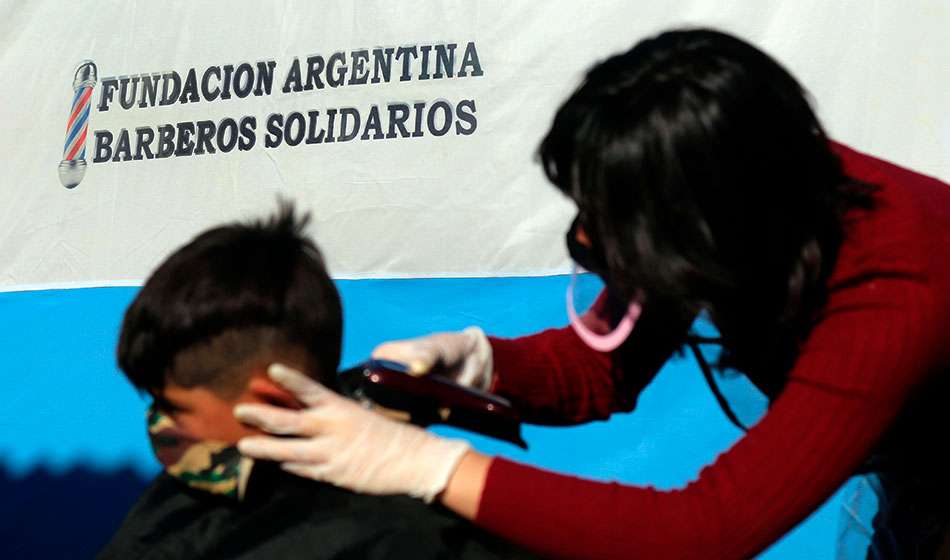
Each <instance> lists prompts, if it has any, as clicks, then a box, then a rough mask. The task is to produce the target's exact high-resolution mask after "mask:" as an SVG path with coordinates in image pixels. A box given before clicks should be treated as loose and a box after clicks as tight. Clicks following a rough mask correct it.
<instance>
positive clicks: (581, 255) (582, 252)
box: [567, 216, 607, 283]
mask: <svg viewBox="0 0 950 560" xmlns="http://www.w3.org/2000/svg"><path fill="white" fill-rule="evenodd" d="M579 227H580V216H578V217H576V218H574V221H573V222H572V223H571V228H570V229H569V230H567V254H568V255H570V256H571V258H572V259H574V262H576V263H577V264H579V265H580V266H582V267H584V268H585V269H586V270H588V271H590V272H593V273H594V274H596V275H597V276H600V278H601V279H602V280H603V281H604V283H607V262H606V261H605V260H604V258H603V257H602V256H600V255H598V254H597V253H595V252H594V251H593V250H592V249H591V248H590V247H587V246H585V245H583V244H582V243H581V242H580V241H578V240H577V228H579Z"/></svg>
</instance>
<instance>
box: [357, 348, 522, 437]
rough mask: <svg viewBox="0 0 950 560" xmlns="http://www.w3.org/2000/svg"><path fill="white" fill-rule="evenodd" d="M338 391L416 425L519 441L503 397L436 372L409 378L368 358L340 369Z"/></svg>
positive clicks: (515, 417)
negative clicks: (461, 383)
mask: <svg viewBox="0 0 950 560" xmlns="http://www.w3.org/2000/svg"><path fill="white" fill-rule="evenodd" d="M339 376H340V389H341V390H342V392H343V394H344V395H346V396H348V397H351V398H353V399H356V400H358V401H360V402H362V403H363V404H365V405H367V406H370V407H372V408H374V409H377V410H380V412H383V413H384V414H387V415H390V416H393V417H395V418H398V419H400V420H404V421H406V422H411V423H413V424H416V425H417V426H429V425H431V424H446V425H449V426H455V427H457V428H462V429H464V430H468V431H470V432H475V433H479V434H483V435H486V436H490V437H493V438H496V439H500V440H504V441H507V442H510V443H513V444H515V445H517V446H519V447H522V448H525V449H527V447H528V444H526V443H525V441H524V440H523V439H521V419H520V416H519V414H518V411H517V410H515V409H514V407H513V406H511V403H510V402H508V401H507V400H505V399H503V398H501V397H498V396H496V395H492V394H491V393H486V392H484V391H478V390H476V389H470V388H468V387H463V386H462V385H459V384H457V383H455V382H453V381H450V380H449V379H446V378H444V377H440V376H438V375H424V376H414V375H410V374H409V373H406V369H405V366H403V365H402V364H399V363H395V362H388V361H382V360H369V361H366V362H364V363H362V364H360V365H358V366H356V367H353V368H350V369H347V370H344V371H341V372H340V374H339Z"/></svg>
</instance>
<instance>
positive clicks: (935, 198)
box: [831, 144, 950, 304]
mask: <svg viewBox="0 0 950 560" xmlns="http://www.w3.org/2000/svg"><path fill="white" fill-rule="evenodd" d="M833 149H834V151H835V152H836V153H837V154H838V156H839V157H840V158H841V161H842V164H843V166H844V171H845V174H846V175H848V177H850V178H852V179H854V180H857V181H860V182H862V183H865V184H868V185H871V186H872V189H873V194H872V197H873V203H872V205H871V207H870V208H869V209H861V208H858V209H853V210H852V211H851V212H849V214H848V215H846V216H845V220H844V226H845V227H844V240H843V242H842V245H841V249H840V252H839V255H838V261H837V263H836V265H835V270H834V272H833V274H832V279H831V284H832V287H833V284H835V283H836V282H845V283H852V282H853V281H855V279H856V278H861V277H866V276H873V275H888V276H902V275H903V276H908V277H915V278H918V279H922V280H924V281H925V282H926V283H927V284H928V285H932V286H933V287H935V288H938V289H940V290H941V291H950V290H948V288H950V185H948V184H946V183H944V182H941V181H939V180H938V179H935V178H933V177H929V176H927V175H924V174H921V173H918V172H916V171H913V170H910V169H907V168H904V167H901V166H899V165H897V164H894V163H891V162H888V161H885V160H883V159H880V158H877V157H875V156H871V155H868V154H864V153H861V152H858V151H856V150H854V149H852V148H849V147H847V146H844V145H842V144H833ZM948 304H950V301H948Z"/></svg>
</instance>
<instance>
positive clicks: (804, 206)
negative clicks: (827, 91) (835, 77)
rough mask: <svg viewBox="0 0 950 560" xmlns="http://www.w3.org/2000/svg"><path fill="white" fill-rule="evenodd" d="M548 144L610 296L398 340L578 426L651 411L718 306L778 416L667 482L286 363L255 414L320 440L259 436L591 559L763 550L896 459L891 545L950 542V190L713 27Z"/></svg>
mask: <svg viewBox="0 0 950 560" xmlns="http://www.w3.org/2000/svg"><path fill="white" fill-rule="evenodd" d="M909 125H910V124H908V126H909ZM540 156H541V162H542V164H543V166H544V171H545V173H546V174H547V176H548V178H549V179H550V180H551V182H552V183H554V185H555V186H556V187H557V188H558V189H560V190H561V191H562V192H563V193H564V194H566V195H567V196H569V197H570V198H571V199H572V200H573V201H574V202H575V203H576V204H577V208H578V213H577V217H576V219H575V220H574V223H573V225H572V226H571V229H570V232H569V234H568V238H567V243H568V247H569V248H570V252H571V255H572V257H573V258H574V260H575V261H577V262H578V263H579V264H581V265H582V266H583V267H585V268H587V269H588V270H591V271H594V272H596V273H597V274H599V275H600V276H601V277H602V278H603V279H604V281H605V283H606V289H605V290H604V292H603V293H602V294H601V296H600V298H599V299H598V300H597V302H596V303H595V304H594V305H593V307H592V308H591V309H589V310H588V311H587V312H586V313H584V314H583V315H582V316H581V317H579V318H576V319H575V320H572V326H569V327H566V328H561V329H552V330H546V331H544V332H541V333H538V334H535V335H532V336H526V337H523V338H516V339H500V338H490V337H486V336H485V335H484V334H482V333H481V331H479V330H477V329H469V330H467V331H464V332H461V333H441V334H434V335H431V336H428V337H423V338H420V339H414V340H408V341H397V342H389V343H386V344H383V345H381V346H380V347H378V348H377V349H376V350H375V351H374V356H375V357H378V358H386V359H390V360H399V361H402V362H404V363H406V364H408V365H409V366H410V367H411V368H412V370H413V371H414V372H415V373H417V374H425V373H427V372H429V371H430V370H431V369H433V368H446V367H447V368H450V369H452V368H454V369H456V370H457V371H459V372H460V373H458V376H459V377H458V378H459V380H460V381H461V382H462V383H465V384H467V385H471V386H475V387H479V388H482V389H489V390H491V391H492V392H494V393H496V394H498V395H501V396H503V397H505V398H507V399H509V400H510V401H512V402H513V403H514V404H515V406H516V407H517V408H518V409H519V410H520V412H521V414H522V416H523V418H525V419H526V420H528V421H530V422H535V423H539V424H577V423H583V422H589V421H591V420H597V419H602V418H606V417H608V416H610V415H611V414H613V413H615V412H626V411H629V410H631V409H633V408H634V406H635V405H636V400H637V396H638V394H639V392H640V391H641V390H642V389H643V388H644V387H645V386H646V385H647V384H648V383H650V381H651V379H652V378H653V376H654V374H655V373H656V371H657V370H658V369H659V367H660V366H661V365H662V364H663V363H664V362H665V361H666V360H667V358H669V357H670V355H671V354H672V353H673V352H674V351H676V350H677V349H679V348H681V347H683V346H684V345H685V344H688V343H689V342H690V341H691V340H693V339H692V335H691V334H690V332H689V328H690V325H691V324H692V322H693V320H694V318H696V316H697V315H698V314H700V313H705V314H707V316H708V317H709V319H710V320H711V321H712V322H713V323H714V324H715V326H716V327H717V329H718V331H719V332H720V333H721V344H722V347H723V351H722V354H721V357H720V358H719V359H718V360H717V361H715V362H714V363H712V364H708V366H709V367H708V368H707V372H708V371H709V369H710V368H711V370H712V375H719V374H720V373H721V371H722V370H724V369H725V368H734V369H736V370H739V371H741V372H743V373H744V374H746V375H747V376H748V378H749V379H750V380H751V381H752V382H753V383H754V384H755V385H756V386H757V387H758V388H760V389H761V390H762V391H763V392H764V393H765V395H766V396H768V397H769V399H770V407H769V410H768V412H767V413H766V414H765V416H764V417H763V418H762V419H761V420H760V421H759V422H758V423H756V424H755V425H754V426H751V427H748V431H747V432H746V433H745V434H744V436H743V437H742V438H741V439H739V440H738V441H737V442H736V443H735V444H734V445H733V446H732V447H731V449H729V450H728V451H727V452H725V453H723V454H722V455H720V456H719V457H718V458H717V459H716V461H715V462H714V463H712V464H711V465H709V466H708V467H706V468H704V469H703V470H702V472H701V473H700V474H699V476H698V478H697V479H696V480H695V481H693V482H691V483H690V484H688V485H687V486H685V487H683V488H681V489H677V490H671V491H661V490H656V489H654V488H651V487H637V486H628V485H622V484H617V483H605V482H596V481H591V480H584V479H580V478H576V477H571V476H564V475H560V474H556V473H552V472H547V471H543V470H540V469H537V468H534V467H530V466H527V465H521V464H517V463H514V462H511V461H508V460H506V459H503V458H499V457H488V456H485V455H483V454H480V453H478V452H476V451H474V450H472V449H470V448H469V447H468V445H467V444H465V443H464V442H459V441H455V440H448V439H444V438H441V437H438V436H436V435H433V434H431V433H429V432H426V431H424V430H421V429H419V428H416V427H414V426H409V425H405V424H400V423H398V422H394V421H391V420H389V419H386V418H382V417H380V416H378V415H376V414H374V413H372V412H370V411H368V410H365V409H363V408H361V407H359V406H358V405H357V404H355V403H353V402H351V401H347V400H344V399H342V398H340V397H338V396H336V395H334V394H332V393H328V392H327V391H326V390H325V389H323V388H322V387H321V386H319V385H316V384H315V383H314V382H312V381H309V380H306V379H304V378H302V377H296V376H293V375H289V376H283V377H281V378H280V379H278V381H279V382H281V383H283V384H284V385H286V386H288V387H289V388H291V389H292V390H294V391H295V392H296V393H297V395H298V398H299V399H300V400H301V401H302V402H303V403H305V404H306V405H307V408H305V409H304V410H302V411H285V410H279V409H274V408H269V407H266V406H263V405H261V406H252V407H248V408H243V409H240V410H238V411H237V412H236V413H237V415H238V417H239V418H241V419H242V420H244V421H246V422H249V423H252V424H256V425H258V426H260V427H262V428H264V429H265V430H268V431H270V432H273V433H277V434H282V435H285V436H286V435H295V436H299V437H298V438H286V437H284V438H270V437H258V438H252V439H246V440H244V441H242V442H241V447H240V448H241V450H242V451H243V452H244V453H246V454H249V455H254V456H258V457H263V458H269V459H273V460H277V461H282V462H284V466H285V468H286V469H287V470H290V471H292V472H295V473H297V474H300V475H302V476H307V477H311V478H315V479H318V480H324V481H329V482H331V483H333V484H337V485H340V486H344V487H347V488H351V489H354V490H357V491H359V492H368V493H405V494H409V495H412V496H417V497H420V498H422V499H425V500H428V501H433V500H436V501H439V502H441V503H442V504H444V505H445V506H446V507H448V508H450V509H452V510H454V511H455V512H457V513H458V514H460V515H462V516H464V517H467V518H469V519H472V520H473V521H474V522H475V523H476V524H477V525H480V526H482V527H484V528H486V529H488V530H490V531H493V532H495V533H497V534H499V535H502V536H504V537H506V538H508V539H510V540H512V541H514V542H517V543H520V544H522V545H524V546H526V547H528V548H530V549H533V550H535V551H537V552H539V553H541V554H543V555H545V556H551V557H565V558H637V559H640V560H645V559H654V558H655V559H663V560H672V559H679V558H689V559H694V558H701V559H706V560H710V559H727V558H748V557H750V556H753V555H755V554H756V553H758V552H760V551H762V550H763V549H765V548H766V547H768V546H769V545H770V544H772V543H773V542H774V541H776V540H777V539H779V538H780V537H781V536H782V535H783V534H784V533H786V532H787V531H789V530H790V529H791V528H792V527H794V526H795V525H796V524H797V523H799V522H800V521H801V520H803V519H804V518H805V517H806V516H807V515H808V514H809V513H811V512H812V511H814V510H815V509H816V508H818V507H819V506H820V505H821V504H822V502H823V501H825V500H826V499H827V498H828V497H829V496H831V495H832V494H833V493H834V492H835V491H836V490H837V489H838V488H839V487H840V486H841V485H842V484H843V483H844V482H845V481H846V480H847V479H848V478H849V477H850V476H852V475H854V474H857V473H875V475H874V476H875V478H874V480H875V482H876V486H877V487H878V488H879V489H880V490H881V503H882V508H881V510H880V511H879V512H878V514H877V517H876V518H875V520H874V526H875V529H877V533H875V537H874V543H873V545H872V546H871V548H870V549H869V551H868V557H869V558H915V559H916V558H942V557H945V556H942V555H946V554H950V551H948V550H947V549H950V545H948V542H950V531H948V530H947V527H948V523H947V519H948V515H947V513H948V509H950V507H948V505H950V497H948V492H947V484H946V479H947V473H948V472H950V470H948V469H947V463H946V460H945V459H944V458H943V457H944V455H945V454H944V453H943V452H944V451H945V449H944V447H945V443H946V440H945V437H946V435H945V434H946V431H945V430H946V426H947V423H946V414H945V413H944V411H945V410H946V408H947V404H946V402H947V397H948V391H947V387H948V385H950V380H948V370H950V343H948V340H950V186H948V185H945V184H943V183H940V182H938V181H937V180H935V179H931V178H928V177H925V176H923V175H920V174H917V173H915V172H912V171H909V170H906V169H902V168H900V167H897V166H895V165H893V164H890V163H887V162H885V161H882V160H880V159H876V158H874V157H871V156H868V155H865V154H862V153H859V152H856V151H854V150H852V149H850V148H848V147H846V146H843V145H841V144H837V143H835V142H833V141H830V140H829V139H828V138H827V137H826V135H825V133H824V131H823V130H822V127H821V125H820V124H819V123H818V121H817V119H816V117H815V114H814V112H813V110H812V108H811V107H810V106H809V103H808V101H807V100H806V94H805V92H804V91H803V89H802V87H801V86H800V85H799V84H798V82H796V80H795V79H794V78H793V77H792V76H791V75H789V73H788V72H787V71H786V70H785V69H783V68H782V67H781V66H780V65H779V64H778V63H777V62H776V61H774V60H773V59H771V58H770V57H769V56H768V55H766V54H764V53H762V52H761V51H759V50H758V49H756V48H755V47H753V46H751V45H749V44H747V43H745V42H743V41H741V40H739V39H736V38H734V37H731V36H729V35H725V34H722V33H719V32H715V31H709V30H688V31H672V32H667V33H663V34H661V35H659V36H657V37H654V38H651V39H647V40H644V41H642V42H640V43H639V44H637V45H636V46H635V47H634V48H633V49H632V50H630V51H629V52H625V53H623V54H619V55H616V56H613V57H611V58H609V59H607V60H606V61H604V62H602V63H600V64H598V65H597V66H595V67H594V68H593V69H592V70H591V71H590V72H589V73H588V74H587V76H586V79H585V80H584V82H583V83H582V84H581V86H580V87H579V89H577V91H576V92H575V93H574V94H573V95H572V96H571V97H570V98H569V99H568V100H567V101H566V102H565V103H564V105H563V106H562V107H561V108H560V109H559V110H558V112H557V114H556V116H555V117H554V122H553V124H552V126H551V129H550V131H549V132H548V134H547V137H546V138H545V139H544V141H543V143H542V144H541V148H540ZM630 327H632V329H631V328H630ZM717 370H718V371H717ZM684 382H685V380H684ZM606 444H607V443H605V445H606ZM609 445H613V446H624V445H625V442H624V441H622V440H618V441H612V442H610V443H609Z"/></svg>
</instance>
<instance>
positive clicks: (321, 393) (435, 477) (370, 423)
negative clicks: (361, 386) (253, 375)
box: [234, 364, 470, 503]
mask: <svg viewBox="0 0 950 560" xmlns="http://www.w3.org/2000/svg"><path fill="white" fill-rule="evenodd" d="M268 374H269V375H270V377H271V379H273V380H274V381H275V382H276V383H277V384H279V385H281V386H283V387H284V388H286V389H288V390H289V391H290V392H292V393H293V394H294V395H295V396H296V398H297V399H298V400H299V401H300V402H301V403H303V404H304V405H305V406H306V408H304V409H303V410H290V409H286V408H280V407H275V406H270V405H264V404H240V405H238V406H236V407H235V408H234V415H235V416H236V417H237V418H238V420H241V421H242V422H245V423H247V424H251V425H253V426H257V427H258V428H261V429H262V430H264V431H266V432H270V433H272V434H279V435H285V436H286V435H291V436H300V437H297V438H286V437H284V438H279V437H270V436H252V437H247V438H244V439H242V440H241V441H239V442H238V450H239V451H240V452H241V453H242V454H244V455H246V456H248V457H256V458H259V459H270V460H272V461H279V462H281V463H282V464H281V468H283V469H284V470H286V471H288V472H291V473H294V474H296V475H298V476H303V477H307V478H312V479H314V480H321V481H325V482H329V483H331V484H334V485H336V486H340V487H343V488H348V489H350V490H355V491H357V492H362V493H368V494H408V495H410V496H413V497H415V498H422V499H423V500H425V502H426V503H430V502H431V501H432V500H433V499H434V498H435V497H436V496H437V495H439V494H440V493H441V492H442V491H443V490H444V489H445V486H446V484H448V481H449V478H450V477H451V476H452V473H453V472H454V471H455V468H456V466H457V465H458V463H459V461H461V459H462V456H463V455H465V453H466V452H467V451H468V450H469V449H470V446H469V444H468V442H466V441H464V440H451V439H445V438H442V437H439V436H437V435H435V434H432V433H430V432H427V431H426V430H423V429H422V428H419V427H417V426H413V425H410V424H404V423H402V422H398V421H395V420H391V419H389V418H386V417H384V416H382V415H380V414H378V413H376V412H373V411H372V410H369V409H367V408H364V407H362V406H360V405H359V404H358V403H356V402H355V401H351V400H349V399H347V398H344V397H342V396H340V395H338V394H336V393H334V392H333V391H330V390H329V389H327V388H326V387H324V386H323V385H321V384H319V383H317V382H316V381H314V380H312V379H310V378H308V377H306V376H305V375H303V374H302V373H300V372H298V371H296V370H293V369H290V368H288V367H286V366H283V365H281V364H274V365H272V366H271V367H270V368H269V369H268Z"/></svg>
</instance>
